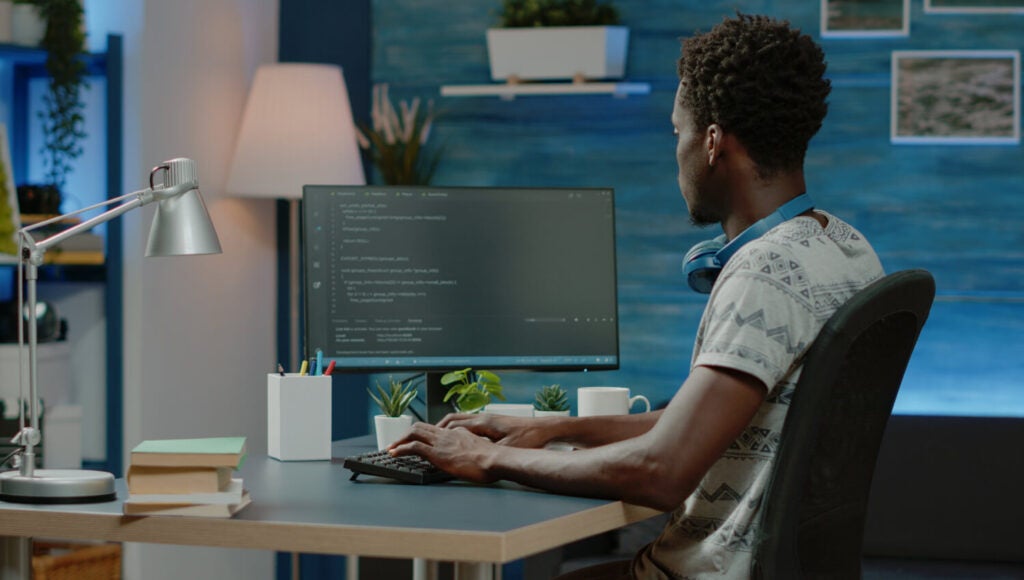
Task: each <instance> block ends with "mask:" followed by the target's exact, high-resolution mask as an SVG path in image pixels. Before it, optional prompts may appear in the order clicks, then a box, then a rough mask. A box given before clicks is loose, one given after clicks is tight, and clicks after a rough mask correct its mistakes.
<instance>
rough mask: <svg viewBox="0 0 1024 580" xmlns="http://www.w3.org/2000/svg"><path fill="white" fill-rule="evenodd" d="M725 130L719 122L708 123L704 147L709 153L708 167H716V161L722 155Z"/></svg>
mask: <svg viewBox="0 0 1024 580" xmlns="http://www.w3.org/2000/svg"><path fill="white" fill-rule="evenodd" d="M724 138H725V132H724V131H722V126H721V125H719V124H718V123H712V124H710V125H708V128H707V129H706V130H705V132H704V148H705V150H706V152H707V155H708V167H714V165H715V162H716V161H718V158H719V157H721V156H722V142H723V141H724Z"/></svg>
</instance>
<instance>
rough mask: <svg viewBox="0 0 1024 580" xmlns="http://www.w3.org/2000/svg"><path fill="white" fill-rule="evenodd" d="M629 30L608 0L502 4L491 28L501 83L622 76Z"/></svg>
mask: <svg viewBox="0 0 1024 580" xmlns="http://www.w3.org/2000/svg"><path fill="white" fill-rule="evenodd" d="M628 43H629V29H628V28H627V27H625V26H620V25H619V13H618V10H616V9H615V7H614V6H612V5H611V4H610V3H609V2H608V1H607V0H606V1H604V2H602V1H600V0H503V4H502V11H501V18H500V25H499V26H498V27H497V28H490V29H488V30H487V52H488V56H489V59H490V65H491V78H492V79H494V80H496V81H508V82H519V81H526V80H557V79H563V80H564V79H572V80H573V82H584V81H586V80H590V79H617V78H622V76H623V74H624V73H625V69H626V49H627V45H628Z"/></svg>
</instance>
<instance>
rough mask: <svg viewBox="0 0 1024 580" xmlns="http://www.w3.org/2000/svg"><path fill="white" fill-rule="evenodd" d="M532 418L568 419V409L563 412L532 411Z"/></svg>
mask: <svg viewBox="0 0 1024 580" xmlns="http://www.w3.org/2000/svg"><path fill="white" fill-rule="evenodd" d="M533 416H534V417H568V416H569V409H566V410H564V411H537V410H534V411H533Z"/></svg>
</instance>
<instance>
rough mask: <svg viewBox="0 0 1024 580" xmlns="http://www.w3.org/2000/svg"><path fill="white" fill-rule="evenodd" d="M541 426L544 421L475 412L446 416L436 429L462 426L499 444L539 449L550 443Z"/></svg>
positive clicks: (549, 438) (548, 436)
mask: <svg viewBox="0 0 1024 580" xmlns="http://www.w3.org/2000/svg"><path fill="white" fill-rule="evenodd" d="M544 424H545V421H544V420H543V419H534V418H527V417H511V416H508V415H495V414H493V413H477V414H472V415H471V414H454V415H446V416H445V418H444V419H441V421H440V422H439V423H438V424H437V426H438V427H440V428H442V429H456V428H460V427H461V428H463V429H466V430H468V431H470V432H471V433H474V434H476V435H480V436H481V437H486V438H488V439H490V440H491V441H493V442H495V443H497V444H498V445H505V446H508V447H526V448H530V449H539V448H541V447H544V445H546V444H547V443H548V442H549V441H550V440H551V437H550V435H548V434H547V431H546V430H545V429H544Z"/></svg>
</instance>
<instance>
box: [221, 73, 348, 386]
mask: <svg viewBox="0 0 1024 580" xmlns="http://www.w3.org/2000/svg"><path fill="white" fill-rule="evenodd" d="M365 183H366V177H365V175H364V173H363V163H362V158H361V156H360V153H359V145H358V142H357V141H356V127H355V123H354V122H353V120H352V108H351V106H350V104H349V98H348V90H347V89H346V88H345V78H344V75H343V73H342V70H341V67H338V66H335V65H327V64H306V63H276V64H267V65H263V66H261V67H260V68H259V69H257V71H256V76H255V78H254V79H253V84H252V89H251V90H250V92H249V98H248V101H247V102H246V105H245V112H244V113H243V116H242V125H241V129H240V130H239V133H238V141H237V143H236V145H235V155H234V159H233V160H232V163H231V171H230V174H229V177H228V184H227V190H228V192H230V193H233V194H235V195H237V196H240V197H263V198H274V199H288V200H290V204H289V224H290V225H289V274H288V280H289V307H290V322H291V326H290V329H289V331H290V344H291V349H292V350H291V353H290V355H289V356H290V360H289V363H290V365H291V368H292V369H293V370H294V369H296V368H297V366H298V361H299V358H298V342H299V341H298V324H299V203H298V201H299V200H300V199H302V186H304V185H312V184H317V185H363V184H365ZM284 330H285V329H282V328H279V329H278V332H283V331H284Z"/></svg>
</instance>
